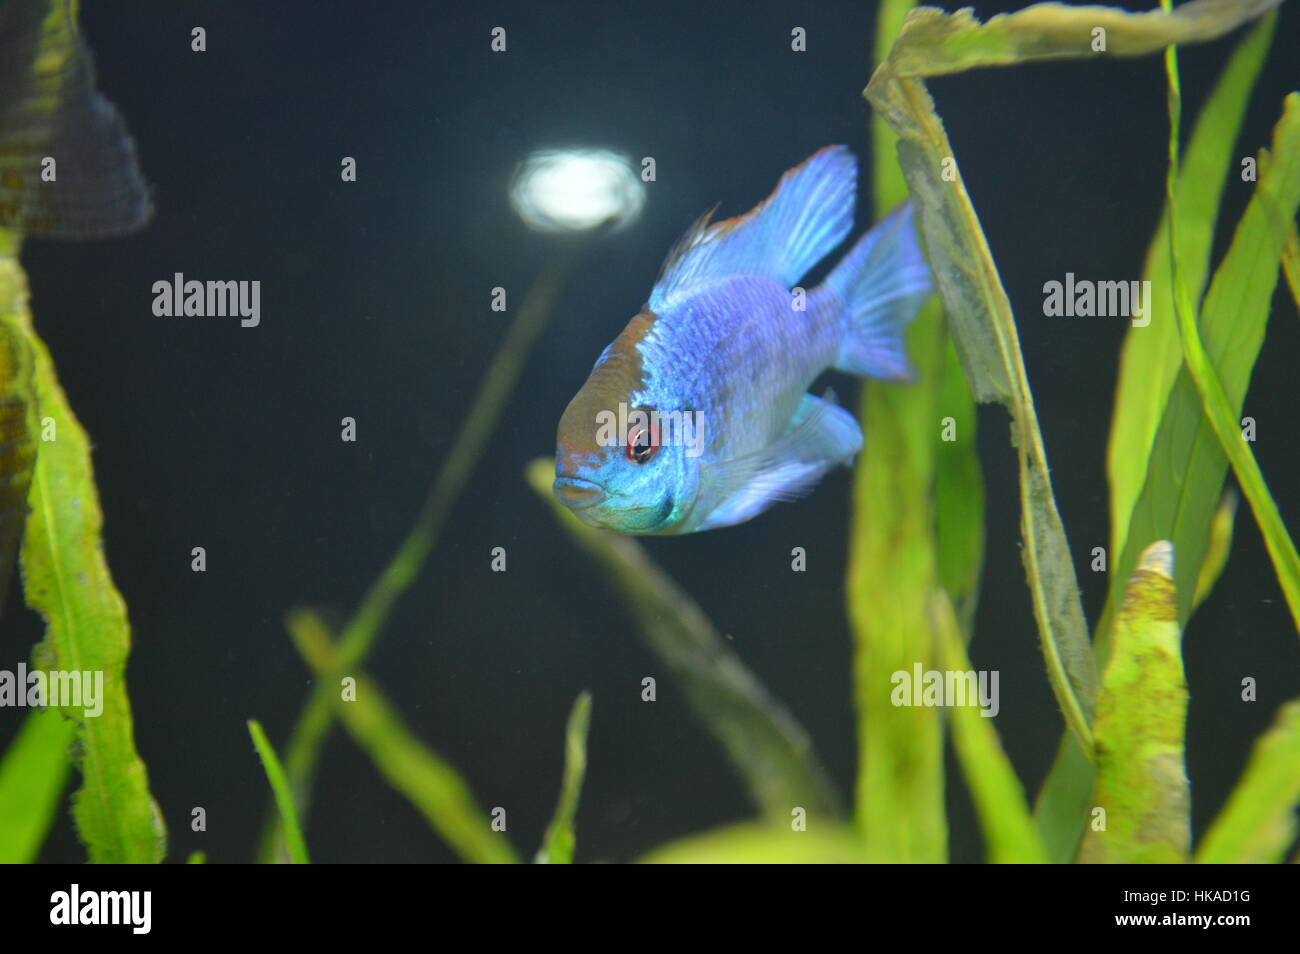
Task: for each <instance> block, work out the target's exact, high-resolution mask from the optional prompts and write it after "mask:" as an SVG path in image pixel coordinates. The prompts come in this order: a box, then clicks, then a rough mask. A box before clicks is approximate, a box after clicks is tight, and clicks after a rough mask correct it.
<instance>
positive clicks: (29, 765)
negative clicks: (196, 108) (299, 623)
mask: <svg viewBox="0 0 1300 954" xmlns="http://www.w3.org/2000/svg"><path fill="white" fill-rule="evenodd" d="M3 46H4V48H3V53H4V56H3V57H2V58H0V90H3V92H4V95H5V96H6V102H5V107H6V111H5V123H6V129H5V134H6V135H5V137H4V145H3V146H2V147H0V171H3V173H4V174H3V176H0V405H2V406H3V408H4V413H3V415H2V426H3V438H4V442H5V443H4V449H3V453H0V471H2V473H3V477H4V480H3V483H4V486H5V489H4V492H3V493H2V494H0V530H2V532H0V571H2V572H4V573H5V574H6V578H7V575H8V571H9V569H10V568H11V566H12V563H11V562H10V561H11V559H12V555H13V553H12V547H13V544H14V542H15V537H16V535H17V534H16V533H15V531H17V530H19V529H21V552H20V558H21V565H22V579H23V594H24V597H25V599H26V602H27V605H28V606H29V607H31V609H33V610H34V611H35V612H37V613H38V614H39V615H40V616H41V618H42V620H43V621H44V623H45V638H44V640H43V641H42V642H41V643H40V644H39V645H38V646H37V647H36V649H35V651H34V653H33V666H34V668H36V669H39V670H41V671H43V672H44V673H45V674H46V676H47V677H48V676H49V674H50V673H52V672H55V671H59V672H67V673H83V674H87V675H89V674H91V673H95V674H101V675H102V689H101V692H100V697H101V698H100V703H101V704H102V711H99V712H97V713H93V712H92V713H88V712H87V709H88V708H89V707H88V706H85V705H81V704H79V703H81V702H85V701H86V700H85V699H68V698H62V699H60V700H59V702H60V705H59V706H58V708H59V710H60V714H59V715H58V716H54V715H46V716H44V717H43V718H45V719H47V720H53V719H66V720H68V722H69V723H70V725H71V729H72V731H71V733H69V732H68V731H67V730H66V729H59V728H56V727H55V726H54V725H52V724H51V723H50V722H48V721H47V722H46V723H44V724H43V725H39V726H38V725H36V724H34V723H33V724H29V727H28V730H27V731H24V733H23V734H22V735H21V736H20V738H19V739H18V740H17V742H16V743H15V744H14V746H12V747H11V749H10V750H9V751H8V752H6V753H5V756H4V761H3V763H2V764H0V778H3V779H5V780H6V781H7V786H6V788H5V789H4V790H0V796H2V797H3V798H4V800H5V801H4V803H3V804H0V817H4V816H8V817H11V818H12V817H13V816H15V815H17V814H19V813H21V812H22V811H23V807H20V806H18V805H16V804H15V803H14V802H13V801H11V799H16V798H19V797H22V796H23V795H33V796H38V801H37V802H36V804H34V805H33V806H32V812H31V818H30V822H31V824H30V825H29V826H26V827H25V829H24V831H23V832H22V833H21V835H20V836H19V837H17V839H16V840H15V841H14V842H11V843H9V844H7V845H6V846H5V847H4V848H2V849H0V854H6V853H9V852H14V853H17V854H24V855H25V854H29V853H30V852H31V851H32V850H33V848H34V846H33V844H32V839H33V838H36V839H38V840H39V837H40V836H43V830H42V829H43V828H44V827H46V826H47V825H48V820H49V817H50V814H49V811H48V808H49V802H48V801H46V800H47V799H50V798H55V797H57V796H58V794H59V793H61V791H62V788H63V780H64V779H65V778H66V773H67V764H68V763H69V762H71V763H73V764H75V765H76V767H77V769H78V770H79V773H80V776H81V784H80V787H79V788H78V789H77V791H76V793H75V795H74V796H73V800H72V816H73V819H74V821H75V822H76V826H77V834H78V836H79V837H80V838H81V841H82V843H83V844H84V845H85V846H86V851H87V854H88V856H89V858H90V860H91V861H102V862H138V861H145V862H156V861H160V860H162V858H163V855H164V854H165V845H166V833H165V829H164V826H163V821H162V815H161V813H160V812H159V810H158V806H157V805H156V804H155V803H154V800H153V797H152V795H151V794H150V791H149V783H148V777H147V772H146V770H145V766H144V763H143V761H142V760H141V759H140V756H139V754H138V753H137V752H136V748H135V741H134V730H133V723H132V717H131V707H130V701H129V697H128V694H127V691H126V659H127V655H128V653H129V651H130V643H131V636H130V627H129V624H128V622H127V615H126V604H125V602H124V601H123V599H122V597H121V594H120V593H119V592H118V591H117V588H116V586H115V585H114V583H113V579H112V576H111V574H110V573H109V569H108V565H107V562H106V561H105V559H104V552H103V542H102V538H101V528H102V524H103V516H102V513H101V510H100V505H99V494H98V491H97V490H96V487H95V480H94V474H93V470H92V468H91V462H90V441H89V438H88V437H87V436H86V433H85V431H84V430H83V429H82V427H81V425H80V423H79V422H78V421H77V418H76V416H75V415H74V414H73V412H72V408H71V407H70V406H69V404H68V401H67V398H66V396H65V395H64V393H63V389H62V387H61V386H60V384H59V379H58V375H57V373H56V371H55V368H54V362H53V359H52V358H51V356H50V353H49V351H48V349H47V348H46V347H45V344H44V342H42V341H41V339H40V337H39V336H38V335H37V334H36V331H35V329H34V327H33V323H32V317H31V314H30V312H29V310H28V304H27V297H28V296H27V282H26V276H25V274H24V273H23V270H22V266H21V264H20V263H19V251H20V249H21V245H22V239H23V237H24V235H29V234H34V235H60V236H64V237H78V238H79V237H95V236H107V235H116V234H122V233H123V232H127V231H130V230H132V229H134V228H137V227H138V226H139V225H141V224H142V223H143V222H144V221H145V219H146V218H147V216H148V213H149V208H148V203H147V199H146V198H145V189H144V184H143V180H142V178H141V176H140V172H139V169H138V168H137V166H136V162H135V153H134V148H133V147H132V145H131V141H130V138H129V137H128V136H127V134H126V131H125V128H124V126H123V124H122V120H121V117H120V116H119V115H118V113H117V111H116V109H114V107H113V106H112V105H111V104H110V103H108V102H107V101H106V100H104V99H103V97H101V96H100V95H99V94H98V93H97V92H96V91H95V88H94V84H93V81H92V71H91V65H90V53H89V50H87V48H86V46H85V43H84V41H83V40H82V39H81V37H80V35H79V34H78V32H77V25H76V6H75V4H65V3H55V2H48V0H30V2H26V3H23V4H10V5H9V7H7V8H6V30H5V34H4V44H3ZM73 153H78V154H85V153H91V154H94V155H95V157H96V160H97V162H96V164H95V165H94V170H95V171H94V174H92V175H86V176H81V177H78V176H73V177H71V179H70V180H69V183H68V184H67V186H66V187H65V186H64V185H62V184H61V185H60V188H59V189H58V190H48V189H43V188H42V186H41V183H40V176H39V173H38V172H34V170H39V169H40V167H41V163H42V157H45V156H49V155H52V154H60V155H63V154H73ZM56 193H57V195H56ZM24 495H25V499H24ZM23 688H24V689H25V688H26V687H23ZM74 703H78V704H74ZM69 735H71V736H72V740H73V742H74V743H75V745H70V744H69ZM74 753H75V754H74ZM59 754H61V755H62V760H63V762H64V764H63V765H60V764H59V759H58V758H56V756H57V755H59Z"/></svg>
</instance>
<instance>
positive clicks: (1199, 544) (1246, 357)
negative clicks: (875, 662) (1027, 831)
mask: <svg viewBox="0 0 1300 954" xmlns="http://www.w3.org/2000/svg"><path fill="white" fill-rule="evenodd" d="M1184 9H1185V8H1184ZM1267 30H1268V27H1267V26H1261V27H1260V28H1257V30H1256V31H1255V32H1253V33H1252V34H1251V35H1250V36H1249V37H1248V38H1247V39H1246V40H1245V41H1244V42H1243V46H1242V48H1241V49H1240V50H1239V51H1238V52H1237V54H1235V55H1234V57H1233V58H1232V60H1231V61H1230V63H1229V65H1228V67H1227V68H1225V70H1224V73H1223V74H1222V76H1221V77H1220V79H1219V82H1218V85H1217V86H1216V89H1215V91H1214V93H1213V94H1212V95H1211V98H1210V102H1209V104H1207V107H1206V112H1205V113H1204V114H1203V117H1202V119H1201V120H1200V121H1199V122H1198V124H1197V130H1196V134H1195V137H1194V139H1193V142H1192V147H1191V149H1190V150H1189V153H1188V164H1187V166H1186V167H1185V168H1184V169H1183V170H1182V171H1181V172H1178V173H1177V175H1178V178H1177V179H1176V182H1177V183H1178V186H1177V188H1176V195H1177V196H1179V198H1178V206H1177V210H1178V217H1177V218H1178V221H1179V222H1180V223H1182V222H1183V221H1184V215H1185V214H1189V213H1191V214H1195V213H1198V212H1200V211H1201V210H1203V206H1202V205H1201V203H1200V200H1199V199H1198V198H1195V197H1194V196H1195V195H1196V194H1197V193H1211V194H1217V193H1218V192H1219V191H1220V188H1221V187H1220V186H1219V185H1218V184H1217V181H1216V178H1215V177H1216V175H1221V163H1222V162H1223V160H1222V149H1223V148H1224V141H1225V140H1226V141H1227V142H1228V143H1231V142H1232V141H1234V140H1235V137H1236V130H1237V129H1239V128H1240V123H1241V118H1240V116H1239V115H1238V116H1234V115H1232V114H1231V112H1230V109H1231V108H1233V107H1234V106H1235V108H1236V109H1238V110H1239V111H1240V110H1244V99H1243V95H1244V90H1243V88H1242V87H1243V85H1246V84H1247V81H1248V77H1249V75H1250V74H1251V73H1252V72H1253V71H1255V70H1256V69H1257V68H1258V67H1257V66H1255V65H1254V61H1255V59H1256V58H1257V57H1258V56H1260V55H1261V52H1262V48H1263V45H1264V43H1265V40H1266V39H1267V37H1268V33H1267ZM1171 171H1175V170H1174V169H1173V167H1172V166H1171ZM1183 196H1186V198H1182V197H1183ZM1258 198H1259V196H1258V192H1257V195H1256V198H1255V199H1254V200H1252V204H1253V203H1254V202H1255V201H1256V200H1258ZM1168 209H1169V206H1168V205H1167V206H1166V211H1165V214H1166V221H1165V223H1164V224H1165V228H1164V229H1163V230H1161V231H1159V232H1158V233H1157V235H1156V238H1155V242H1154V243H1153V245H1152V247H1151V249H1150V251H1149V252H1148V264H1149V270H1150V272H1151V275H1152V277H1153V279H1155V278H1159V279H1160V281H1163V282H1164V283H1165V284H1163V285H1160V286H1157V285H1153V286H1152V299H1153V302H1154V304H1153V312H1152V314H1153V316H1154V317H1153V318H1152V323H1151V324H1150V325H1149V326H1147V327H1145V328H1131V329H1130V331H1129V333H1128V335H1129V342H1130V344H1129V349H1131V348H1132V347H1133V343H1134V342H1136V341H1138V340H1146V339H1143V338H1140V335H1144V334H1147V333H1150V334H1152V335H1155V336H1158V339H1159V340H1163V341H1165V342H1166V343H1167V344H1168V343H1172V344H1174V345H1176V346H1177V347H1178V351H1177V352H1176V354H1175V360H1176V361H1177V362H1179V363H1181V361H1182V352H1181V342H1180V340H1178V338H1177V317H1176V315H1175V310H1174V297H1173V283H1172V271H1171V259H1170V236H1169V230H1168ZM1202 214H1203V213H1202ZM1244 222H1245V219H1244V218H1243V223H1244ZM1239 231H1240V227H1239ZM1186 234H1187V237H1186V238H1184V230H1183V228H1182V227H1180V228H1179V229H1178V231H1177V242H1178V244H1177V251H1178V254H1179V256H1180V274H1185V275H1187V276H1190V278H1189V279H1188V280H1189V282H1197V283H1198V285H1199V283H1201V282H1203V275H1204V269H1205V268H1208V263H1207V262H1206V261H1205V256H1206V255H1208V251H1207V250H1206V249H1205V247H1204V243H1205V241H1206V239H1205V238H1204V235H1203V233H1202V232H1201V231H1200V229H1199V227H1196V226H1193V228H1192V231H1190V232H1188V233H1186ZM1155 243H1160V244H1155ZM1234 244H1235V242H1234ZM1184 251H1187V252H1188V253H1189V254H1191V256H1192V258H1191V261H1190V263H1189V264H1188V265H1187V266H1186V271H1185V272H1184V271H1183V265H1182V264H1181V255H1182V254H1183V252H1184ZM1160 263H1163V264H1162V265H1161V264H1160ZM1225 263H1226V260H1225ZM1244 264H1246V265H1247V266H1249V264H1250V259H1249V258H1247V259H1246V260H1245V262H1244ZM1220 272H1222V268H1221V269H1220ZM1273 273H1274V277H1275V276H1276V269H1273ZM1217 280H1218V279H1217V275H1216V281H1217ZM1189 287H1190V285H1189ZM1212 290H1213V289H1212ZM1260 291H1262V289H1253V290H1250V292H1249V297H1248V300H1253V301H1255V302H1258V301H1259V300H1260V299H1259V297H1258V296H1259V293H1260ZM1236 293H1240V294H1247V290H1246V289H1244V288H1241V289H1237V290H1236ZM1206 302H1207V304H1208V302H1209V298H1208V296H1207V299H1206ZM1161 316H1163V318H1162V317H1161ZM1266 317H1267V304H1265V305H1264V306H1263V310H1262V311H1261V310H1258V309H1256V310H1255V312H1254V315H1253V318H1252V319H1251V321H1252V322H1254V323H1256V327H1255V330H1254V331H1251V330H1249V327H1248V325H1243V326H1242V327H1241V328H1240V329H1238V328H1237V327H1236V326H1235V324H1234V323H1233V321H1229V322H1228V323H1225V324H1220V325H1219V326H1218V327H1215V328H1210V327H1209V322H1211V321H1214V320H1215V319H1214V317H1213V316H1212V315H1211V314H1210V313H1209V312H1208V310H1207V312H1206V314H1204V315H1203V316H1202V325H1203V327H1205V328H1206V330H1207V335H1208V337H1207V342H1208V346H1209V348H1210V352H1211V354H1213V355H1216V356H1217V357H1216V361H1217V367H1218V370H1219V372H1220V373H1226V374H1227V377H1226V378H1225V380H1227V381H1229V382H1230V383H1231V386H1232V387H1233V389H1234V391H1235V393H1238V394H1244V392H1245V387H1246V384H1247V383H1248V382H1249V378H1250V371H1251V368H1252V367H1253V365H1254V361H1255V355H1256V354H1257V352H1258V347H1259V345H1258V340H1256V341H1255V344H1254V346H1253V348H1252V346H1251V339H1252V337H1256V336H1262V321H1263V320H1264V319H1265V318H1266ZM1248 324H1249V323H1248ZM1238 331H1241V332H1243V333H1244V334H1243V336H1242V337H1241V338H1237V337H1236V336H1237V334H1238ZM1151 350H1152V351H1156V350H1160V349H1151ZM1129 353H1130V354H1131V351H1130V352H1129ZM1151 359H1152V360H1153V361H1158V360H1159V356H1158V355H1157V354H1154V353H1153V354H1152V355H1151ZM1126 360H1136V359H1132V358H1127V359H1126ZM1143 373H1144V368H1143V367H1142V366H1141V365H1131V366H1128V367H1126V368H1125V369H1124V372H1123V375H1124V378H1123V379H1122V380H1127V381H1130V382H1132V381H1134V380H1135V379H1136V378H1139V377H1140V376H1141V375H1142V374H1143ZM1151 373H1152V374H1153V375H1154V376H1156V377H1159V375H1160V374H1161V371H1160V368H1159V366H1156V367H1153V368H1152V370H1151ZM1147 397H1148V398H1149V399H1152V400H1157V401H1159V400H1163V399H1157V398H1156V397H1153V396H1152V394H1148V395H1147ZM1119 400H1120V401H1121V402H1122V405H1117V409H1116V415H1115V422H1116V423H1115V425H1114V429H1113V430H1112V440H1111V446H1110V453H1111V459H1112V460H1114V459H1115V456H1116V455H1117V454H1119V453H1121V448H1120V444H1119V443H1118V442H1119V441H1121V440H1123V441H1126V442H1131V443H1130V446H1129V447H1128V449H1127V450H1128V453H1131V454H1135V455H1142V454H1146V455H1147V458H1146V459H1144V460H1143V461H1142V462H1141V464H1140V467H1137V466H1134V467H1130V469H1128V470H1125V471H1116V470H1114V469H1112V471H1111V477H1112V492H1113V494H1114V492H1115V491H1116V488H1117V485H1116V483H1115V482H1114V481H1115V479H1116V476H1117V474H1118V475H1119V476H1118V480H1119V482H1120V483H1119V485H1118V487H1119V490H1118V493H1119V496H1118V497H1116V498H1114V499H1115V500H1116V502H1115V503H1113V508H1114V510H1115V512H1116V513H1120V512H1122V509H1123V507H1124V503H1123V500H1124V496H1125V495H1127V494H1128V493H1130V492H1131V487H1130V486H1129V484H1128V483H1127V481H1129V480H1130V479H1132V477H1133V475H1134V474H1135V473H1136V471H1137V470H1140V471H1141V473H1142V480H1143V483H1142V488H1141V492H1140V493H1139V494H1138V497H1137V500H1136V501H1135V502H1134V503H1133V504H1132V506H1131V508H1130V510H1129V511H1128V513H1127V514H1126V515H1125V516H1124V521H1125V524H1126V526H1125V528H1124V529H1125V533H1124V537H1125V545H1124V546H1123V548H1122V549H1119V550H1115V551H1113V552H1112V555H1111V574H1112V575H1111V581H1110V592H1109V596H1108V599H1107V602H1106V607H1105V609H1104V610H1103V612H1102V615H1101V619H1100V621H1099V622H1098V624H1097V630H1096V641H1095V646H1096V652H1097V658H1098V660H1099V661H1102V662H1104V661H1105V659H1106V657H1107V654H1108V653H1109V645H1110V632H1111V628H1112V618H1113V616H1114V613H1115V612H1116V611H1117V609H1118V607H1119V605H1120V602H1121V600H1122V599H1123V587H1124V581H1125V580H1127V578H1128V576H1129V574H1130V573H1131V572H1132V569H1133V567H1134V566H1136V564H1137V560H1138V557H1139V553H1140V550H1141V541H1143V540H1160V539H1168V540H1171V541H1172V542H1173V544H1174V549H1175V552H1177V553H1178V554H1179V558H1178V562H1177V565H1176V566H1175V568H1174V572H1175V583H1176V590H1177V596H1178V600H1179V617H1178V618H1179V622H1180V624H1185V623H1186V621H1187V618H1188V616H1189V615H1190V610H1191V607H1192V605H1194V602H1195V600H1196V598H1197V594H1198V593H1202V594H1203V593H1204V590H1202V589H1200V587H1199V586H1198V585H1197V584H1198V583H1199V580H1200V577H1201V576H1202V574H1204V573H1205V572H1206V563H1207V560H1209V559H1212V558H1213V556H1212V555H1211V553H1210V551H1209V547H1210V545H1211V542H1212V541H1215V540H1217V541H1218V542H1223V541H1222V536H1221V535H1220V536H1219V537H1213V536H1212V531H1213V528H1214V521H1215V519H1216V517H1215V515H1216V513H1217V512H1218V511H1217V510H1216V505H1217V504H1218V503H1219V501H1220V492H1221V490H1222V487H1223V479H1224V474H1225V472H1226V469H1227V464H1226V461H1225V459H1224V457H1223V455H1222V452H1221V450H1220V449H1219V447H1218V446H1217V444H1216V442H1215V440H1214V436H1213V434H1212V433H1211V431H1210V430H1209V427H1208V425H1207V424H1206V422H1205V419H1204V415H1203V413H1202V411H1201V401H1200V397H1199V395H1198V394H1197V393H1196V388H1195V385H1194V384H1193V383H1192V381H1191V379H1190V377H1189V375H1188V373H1187V370H1186V369H1185V368H1183V369H1181V370H1179V371H1178V373H1177V375H1176V376H1175V378H1174V383H1173V385H1172V387H1171V388H1169V391H1168V395H1167V400H1163V403H1160V418H1159V424H1158V426H1157V428H1156V431H1155V434H1154V436H1152V437H1150V438H1146V437H1144V434H1145V431H1144V430H1143V429H1142V427H1140V426H1135V427H1134V428H1132V429H1129V430H1127V431H1126V432H1125V431H1123V429H1122V428H1121V426H1120V424H1119V421H1120V419H1121V418H1123V417H1127V416H1128V415H1130V414H1132V415H1133V416H1134V417H1135V420H1136V421H1137V422H1140V421H1143V420H1145V419H1146V417H1145V415H1147V414H1149V413H1150V408H1149V407H1148V408H1146V409H1143V407H1142V406H1141V400H1142V396H1141V386H1140V385H1137V384H1132V385H1131V386H1129V387H1127V388H1126V389H1125V391H1124V393H1123V394H1122V395H1120V397H1119ZM1238 406H1240V401H1238ZM1121 433H1126V434H1127V436H1125V437H1116V435H1117V434H1121ZM1148 460H1149V463H1148ZM1129 463H1130V464H1132V462H1129ZM1116 526H1118V524H1116ZM1228 530H1229V531H1230V530H1231V527H1230V526H1229V527H1228ZM1092 785H1093V775H1092V770H1091V768H1090V767H1089V765H1088V764H1087V762H1086V760H1084V759H1083V758H1082V757H1081V755H1080V754H1079V752H1078V750H1077V748H1076V747H1075V746H1073V745H1072V744H1071V743H1070V740H1069V739H1065V740H1063V741H1062V743H1061V747H1060V750H1059V752H1058V755H1057V760H1056V764H1055V765H1053V767H1052V770H1051V772H1050V773H1049V774H1048V777H1047V780H1046V781H1045V782H1044V784H1043V788H1042V791H1041V792H1040V794H1039V799H1038V805H1037V807H1036V813H1037V816H1038V818H1039V822H1040V825H1041V826H1042V828H1043V831H1044V832H1045V834H1046V835H1047V837H1048V838H1049V843H1050V845H1051V850H1052V856H1053V858H1054V859H1056V860H1064V858H1066V857H1068V856H1070V855H1071V854H1072V853H1073V851H1074V846H1075V845H1076V844H1077V840H1078V836H1079V833H1081V832H1082V830H1083V826H1084V823H1085V820H1086V816H1085V812H1086V808H1087V798H1088V792H1089V791H1090V789H1091V788H1092Z"/></svg>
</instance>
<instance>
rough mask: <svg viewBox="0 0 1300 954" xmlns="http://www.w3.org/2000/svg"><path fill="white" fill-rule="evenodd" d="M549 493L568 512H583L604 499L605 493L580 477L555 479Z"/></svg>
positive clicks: (597, 485)
mask: <svg viewBox="0 0 1300 954" xmlns="http://www.w3.org/2000/svg"><path fill="white" fill-rule="evenodd" d="M551 491H552V493H554V494H555V499H556V500H558V501H559V502H560V503H562V504H564V505H565V506H566V507H568V508H569V509H570V510H585V509H587V508H588V507H594V506H595V505H596V504H598V503H600V502H601V501H602V500H604V499H605V491H604V489H603V488H602V487H601V486H600V485H599V484H594V483H592V482H591V481H590V480H583V479H582V478H581V477H556V478H555V483H554V484H552V485H551Z"/></svg>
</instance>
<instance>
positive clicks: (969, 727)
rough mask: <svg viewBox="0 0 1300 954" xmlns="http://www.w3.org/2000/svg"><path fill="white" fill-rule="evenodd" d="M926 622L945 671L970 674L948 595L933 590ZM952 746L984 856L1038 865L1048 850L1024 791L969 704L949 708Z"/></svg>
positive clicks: (986, 722) (988, 726)
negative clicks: (981, 835)
mask: <svg viewBox="0 0 1300 954" xmlns="http://www.w3.org/2000/svg"><path fill="white" fill-rule="evenodd" d="M929 612H930V620H931V623H930V626H931V628H932V629H933V630H934V632H935V634H936V637H937V640H938V643H939V658H940V659H941V660H942V662H943V666H944V668H945V669H947V670H948V671H949V672H958V673H963V672H973V671H974V670H973V667H972V666H971V662H970V659H969V658H967V656H966V647H965V646H964V645H963V640H962V638H961V629H960V628H959V627H958V625H957V617H956V614H955V612H954V611H953V607H952V603H951V602H950V601H949V599H948V596H947V594H945V593H944V592H943V591H942V590H938V589H936V590H935V591H934V593H933V594H932V596H931V599H930V607H929ZM948 718H949V722H950V724H951V725H952V741H953V747H954V748H955V749H956V750H957V758H958V760H959V761H960V762H961V767H962V772H963V774H964V775H965V777H966V785H967V787H968V788H969V789H970V792H971V798H972V800H973V801H974V803H975V810H976V813H977V814H978V815H979V820H980V827H981V829H982V830H983V832H984V843H985V845H986V846H987V848H988V854H989V860H990V861H992V862H995V863H1018V864H1041V863H1043V862H1046V861H1047V851H1046V849H1045V848H1044V847H1043V843H1042V840H1041V838H1040V837H1039V834H1038V829H1037V828H1036V827H1035V826H1034V819H1033V816H1032V815H1031V814H1030V811H1029V805H1028V803H1027V802H1026V801H1025V790H1024V787H1023V786H1022V785H1021V784H1020V779H1018V778H1017V777H1016V772H1015V769H1014V768H1012V767H1011V760H1010V759H1008V758H1007V754H1006V752H1004V751H1003V750H1002V743H1001V742H999V741H998V733H997V730H996V729H994V728H993V723H992V721H991V719H989V718H986V717H985V716H984V714H983V712H982V711H981V710H980V708H979V707H978V706H976V705H974V704H968V705H964V706H954V707H953V708H952V709H950V710H949V717H948Z"/></svg>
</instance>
